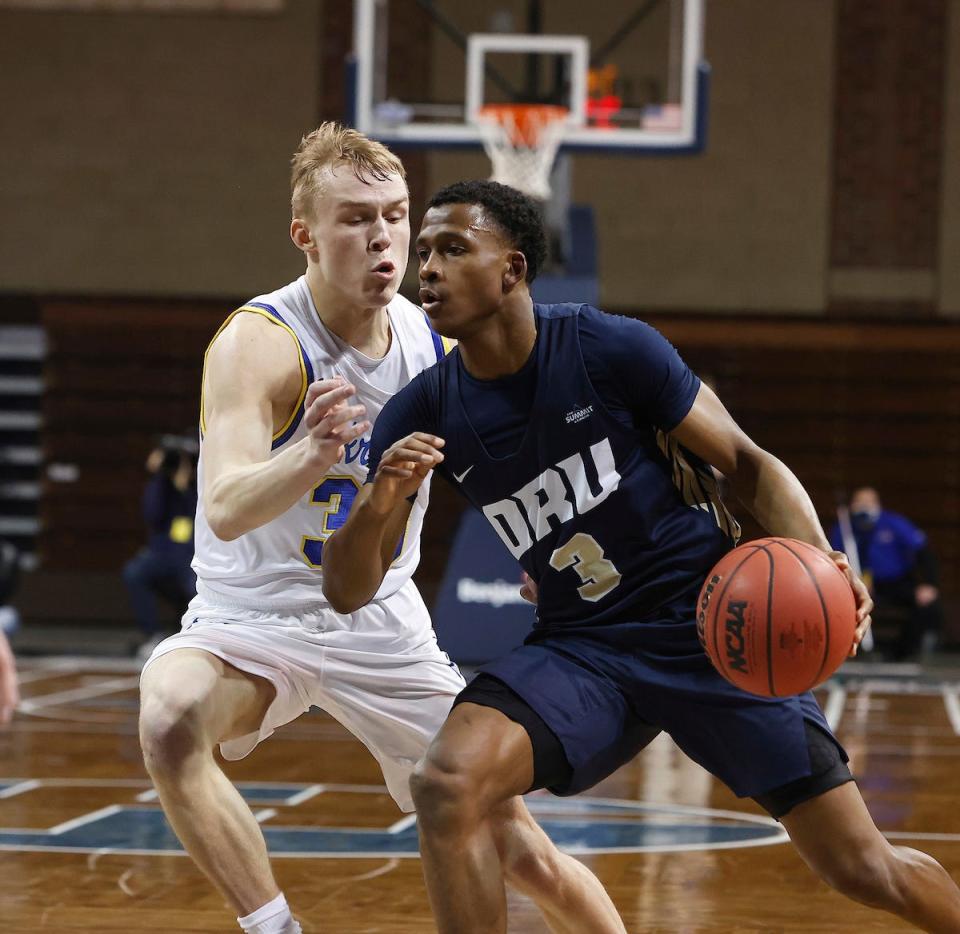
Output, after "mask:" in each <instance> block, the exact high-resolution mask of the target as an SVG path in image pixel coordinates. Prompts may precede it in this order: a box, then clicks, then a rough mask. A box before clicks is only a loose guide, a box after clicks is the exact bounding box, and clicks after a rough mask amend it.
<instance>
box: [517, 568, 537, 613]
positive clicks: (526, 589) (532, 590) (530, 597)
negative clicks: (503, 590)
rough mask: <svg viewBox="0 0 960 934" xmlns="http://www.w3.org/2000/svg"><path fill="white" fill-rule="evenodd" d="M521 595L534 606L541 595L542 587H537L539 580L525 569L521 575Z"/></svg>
mask: <svg viewBox="0 0 960 934" xmlns="http://www.w3.org/2000/svg"><path fill="white" fill-rule="evenodd" d="M520 596H521V597H523V599H524V600H526V601H527V603H532V604H533V605H534V606H536V605H537V600H538V598H539V596H540V588H539V587H537V582H536V581H535V580H534V579H533V578H532V577H531V576H530V575H529V574H528V573H527V572H526V571H523V572H522V573H521V575H520Z"/></svg>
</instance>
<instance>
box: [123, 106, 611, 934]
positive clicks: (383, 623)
mask: <svg viewBox="0 0 960 934" xmlns="http://www.w3.org/2000/svg"><path fill="white" fill-rule="evenodd" d="M292 188H293V204H292V206H293V221H292V223H291V227H290V234H291V237H292V238H293V242H294V244H295V245H296V246H297V247H298V248H299V249H300V250H301V251H302V252H303V253H304V255H305V257H306V261H307V271H306V274H305V275H304V276H302V277H301V278H300V279H298V280H296V281H295V282H292V283H291V284H290V285H287V286H285V287H284V288H282V289H279V290H278V291H276V292H272V293H270V294H267V295H262V296H259V297H258V298H256V299H254V300H252V301H251V302H248V303H247V304H246V305H244V306H243V307H242V308H240V309H238V311H237V312H235V313H234V314H233V315H231V316H230V317H229V318H228V319H227V321H226V322H225V323H224V325H223V327H222V328H221V329H220V330H219V331H218V332H217V334H216V336H215V337H214V339H213V342H212V343H211V345H210V348H209V349H208V351H207V355H206V360H205V366H204V377H203V396H202V402H201V410H202V411H201V429H202V441H201V453H200V466H199V476H198V482H199V486H200V491H201V496H200V504H199V507H198V510H197V522H196V557H195V560H194V569H195V570H196V572H197V597H196V599H195V600H194V601H193V602H192V603H191V604H190V607H189V608H188V610H187V612H186V614H185V615H184V620H183V628H182V630H181V632H179V633H178V634H176V635H174V636H171V637H170V638H169V639H167V640H165V641H164V642H162V643H160V645H159V646H157V648H156V649H155V651H154V653H153V655H152V656H151V657H150V659H149V660H148V661H147V664H146V666H145V668H144V673H143V677H142V680H141V714H140V741H141V745H142V747H143V753H144V761H145V762H146V765H147V769H148V770H149V772H150V775H151V777H152V778H153V781H154V784H155V785H156V787H157V790H158V792H159V794H160V801H161V803H162V805H163V808H164V811H165V812H166V814H167V818H168V820H169V821H170V823H171V825H172V826H173V829H174V830H175V831H176V833H177V836H178V837H179V838H180V841H181V843H183V845H184V847H185V848H186V850H187V851H188V852H189V854H190V855H191V856H192V857H193V859H194V861H195V862H196V863H197V865H198V866H199V867H200V868H201V869H202V870H203V871H204V872H205V873H206V874H207V875H208V876H209V877H210V879H211V880H212V881H213V882H214V883H215V884H216V885H217V887H218V888H219V889H220V891H221V892H222V893H223V895H224V896H225V897H226V899H227V900H228V901H229V903H230V904H231V905H232V906H233V907H234V909H235V910H236V912H237V914H238V916H239V917H238V921H239V923H240V926H241V927H242V928H243V929H244V930H245V931H248V932H253V934H296V932H298V931H300V926H299V924H298V923H297V922H296V921H295V920H294V918H293V916H292V914H291V913H290V909H289V907H288V906H287V902H286V899H285V898H284V896H283V894H282V893H281V892H280V890H279V888H278V886H277V884H276V882H275V880H274V877H273V873H272V871H271V869H270V864H269V861H268V858H267V848H266V844H265V842H264V839H263V834H262V833H261V831H260V826H259V825H258V823H257V821H256V819H255V818H254V816H253V814H252V812H251V811H250V808H249V807H248V806H247V805H246V803H245V802H244V801H243V798H242V797H241V796H240V794H239V792H238V791H237V790H236V789H235V788H234V787H233V786H232V785H231V784H230V782H229V781H228V779H227V778H226V776H225V775H224V774H223V772H222V771H221V770H220V768H219V766H218V765H217V763H216V760H215V759H214V755H213V751H214V747H215V746H217V745H218V744H219V746H220V750H221V752H222V753H223V755H224V756H225V757H226V758H227V759H239V758H241V757H243V756H245V755H247V754H248V753H249V752H250V751H251V750H252V749H253V748H254V747H255V746H256V745H257V743H259V742H260V741H261V740H263V739H265V738H266V737H268V736H269V735H270V734H271V733H272V732H273V731H274V730H275V729H276V728H277V727H279V726H281V725H282V724H284V723H287V722H288V721H290V720H293V719H294V718H295V717H297V716H299V714H301V713H303V712H304V711H305V710H307V709H308V708H309V707H310V706H311V705H316V706H317V707H321V708H322V709H324V710H326V711H327V712H328V713H330V714H331V715H332V716H334V717H336V719H337V720H339V721H340V722H341V723H342V724H343V725H344V726H345V727H347V729H349V730H350V731H351V732H353V733H354V734H355V735H356V736H357V737H358V738H359V739H360V740H362V741H363V743H364V744H365V745H366V746H367V748H368V749H369V750H370V751H371V752H372V753H373V755H374V756H375V757H376V758H377V760H378V762H379V764H380V766H381V768H382V770H383V774H384V778H385V780H386V784H387V788H388V789H389V791H390V794H391V795H392V796H393V797H394V799H395V800H396V802H397V804H398V805H399V806H400V807H401V808H402V809H404V810H407V811H409V810H413V803H412V800H411V798H410V792H409V787H408V783H409V778H410V773H411V771H412V769H413V766H414V765H415V764H416V762H417V761H418V760H419V759H420V758H422V756H423V755H424V753H425V752H426V749H427V746H428V745H429V742H430V740H431V739H432V738H433V736H434V734H435V733H436V732H437V731H438V730H439V728H440V726H441V724H442V723H443V721H444V719H445V718H446V715H447V713H448V711H449V710H450V707H451V705H452V703H453V699H454V697H455V696H456V695H457V694H458V693H459V691H460V690H461V688H462V687H463V686H464V683H463V679H462V678H461V676H460V673H459V672H458V671H457V669H456V667H455V666H453V665H452V664H451V663H450V661H449V659H448V658H447V656H446V655H445V654H444V653H442V652H441V651H440V650H439V648H438V647H437V643H436V638H435V636H434V634H433V630H432V628H431V625H430V619H429V616H428V614H427V610H426V608H425V607H424V604H423V601H422V600H421V599H420V595H419V593H418V592H417V590H416V588H415V587H414V585H413V582H412V581H411V580H410V577H411V575H412V573H413V571H414V569H415V567H416V565H417V562H418V560H419V550H420V544H419V540H420V528H421V524H422V521H423V513H424V509H425V507H426V502H427V495H428V494H427V489H426V484H424V486H423V487H421V490H420V492H419V493H418V496H417V500H416V502H415V504H414V506H413V509H412V511H411V514H410V518H409V521H408V523H407V526H406V531H405V533H404V535H403V537H402V540H401V543H400V546H399V548H398V554H397V557H396V559H395V560H394V562H393V564H392V565H391V567H390V569H389V571H388V573H387V575H386V577H385V579H384V581H383V584H382V586H381V587H380V589H379V590H378V591H377V593H376V595H375V597H374V599H373V600H372V601H371V602H370V603H369V604H368V605H367V606H365V607H363V608H362V609H360V610H358V611H357V612H355V613H351V614H349V615H343V616H340V615H337V614H336V613H334V612H333V611H332V610H331V609H330V607H329V605H328V603H327V602H326V600H325V598H324V597H323V593H322V589H321V583H322V582H321V573H322V572H321V565H322V563H323V554H322V553H323V543H324V541H325V540H326V539H327V538H328V537H329V536H330V534H331V533H333V532H334V531H335V530H336V529H337V528H339V526H340V525H342V524H343V522H344V520H345V519H346V517H347V514H348V513H349V511H350V505H351V503H352V502H353V498H354V496H355V495H356V493H357V491H358V490H359V489H360V486H361V485H362V483H363V482H364V479H365V478H366V474H367V459H368V450H369V438H370V428H371V425H372V422H373V420H374V419H375V418H376V416H377V414H378V413H379V412H380V409H381V408H382V407H383V405H384V404H385V403H386V401H387V400H388V399H389V398H390V397H391V396H392V395H393V394H394V393H396V392H398V391H399V390H400V389H401V388H403V386H405V385H406V384H407V383H408V382H409V381H410V380H411V379H412V378H413V377H414V376H415V375H416V374H417V373H419V372H420V371H421V370H423V369H425V368H426V367H428V366H431V365H433V364H434V363H436V362H437V360H438V359H439V358H440V357H442V356H443V353H444V349H445V348H444V345H443V343H442V341H441V338H440V337H439V336H438V335H436V334H435V333H433V332H432V331H431V329H430V327H429V325H428V324H427V319H426V316H425V315H424V313H423V311H422V310H421V309H419V308H417V307H415V306H414V305H411V304H410V303H409V302H407V301H406V300H405V299H403V298H402V297H400V296H398V295H397V288H398V286H399V284H400V281H401V280H402V278H403V273H404V270H405V268H406V265H407V257H408V249H409V242H410V225H409V220H408V217H407V210H408V193H407V187H406V182H405V180H404V170H403V166H402V164H401V163H400V161H399V159H397V158H396V157H395V156H394V155H393V154H392V153H391V152H389V150H387V149H386V148H384V147H383V146H382V145H380V144H379V143H376V142H373V141H371V140H368V139H366V138H365V137H364V136H362V135H361V134H359V133H357V132H355V131H353V130H345V129H343V128H342V127H339V126H337V125H335V124H324V125H323V126H321V127H320V128H319V129H318V130H316V131H315V132H313V133H311V134H310V135H309V136H307V137H306V138H305V139H304V140H303V141H302V143H301V145H300V148H299V149H298V151H297V153H296V154H295V155H294V159H293V177H292ZM492 827H493V832H494V834H495V836H496V839H497V842H498V846H500V848H501V849H502V857H501V859H502V864H503V867H504V873H505V876H506V879H507V882H508V883H509V884H510V885H511V886H512V887H513V888H515V889H517V890H519V891H521V892H523V893H525V894H527V895H529V896H530V897H531V898H533V900H534V901H535V902H536V903H537V905H538V906H539V908H540V910H541V911H542V912H543V914H544V917H545V918H546V920H547V923H548V925H549V926H550V929H551V931H555V932H558V934H580V932H583V931H590V932H592V934H623V931H624V928H623V925H622V923H621V922H620V919H619V917H618V916H617V913H616V910H615V908H614V907H613V903H612V902H611V901H610V900H609V898H608V897H607V895H606V892H605V891H604V889H603V887H602V886H601V885H600V883H599V881H598V880H597V879H596V877H595V876H593V875H592V873H590V872H589V870H587V868H586V867H585V866H583V865H582V864H580V863H579V862H577V861H576V860H574V859H572V858H571V857H568V856H564V855H562V854H560V853H558V852H557V850H556V849H555V848H554V847H553V845H552V844H551V843H550V841H549V840H548V838H547V837H546V835H545V834H544V833H543V831H542V830H540V828H539V827H538V826H537V825H536V824H535V823H534V822H533V820H532V819H531V817H530V815H529V814H528V813H527V810H526V808H525V807H524V806H523V805H522V804H517V803H513V804H511V805H509V806H507V807H505V808H504V809H503V812H502V814H499V815H496V817H495V819H494V820H493V822H492ZM329 930H330V931H336V930H337V926H336V922H335V921H334V922H333V923H332V925H331V926H330V927H329Z"/></svg>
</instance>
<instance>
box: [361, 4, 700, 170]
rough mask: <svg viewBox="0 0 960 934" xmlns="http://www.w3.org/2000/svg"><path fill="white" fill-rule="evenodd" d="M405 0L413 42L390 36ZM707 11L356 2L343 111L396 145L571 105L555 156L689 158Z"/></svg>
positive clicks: (440, 139) (460, 140)
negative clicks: (519, 106) (509, 112)
mask: <svg viewBox="0 0 960 934" xmlns="http://www.w3.org/2000/svg"><path fill="white" fill-rule="evenodd" d="M401 3H402V4H403V15H404V17H405V21H404V22H402V23H401V24H400V25H401V26H402V28H403V31H404V33H405V34H406V35H407V36H409V35H410V30H411V29H414V30H415V31H416V37H415V38H416V43H415V45H416V49H415V50H414V49H413V47H412V46H411V45H405V44H404V42H403V40H402V39H401V38H399V37H398V35H397V34H396V33H397V32H398V22H397V16H398V13H399V12H400V7H399V6H398V4H401ZM391 6H393V9H391ZM703 6H704V0H644V2H638V0H631V2H618V3H583V2H582V0H549V2H546V0H493V2H492V3H491V4H481V3H470V2H465V0H354V11H355V16H354V57H353V61H352V63H351V68H350V71H351V95H350V99H351V111H352V112H351V113H350V114H348V119H350V122H352V124H353V125H354V126H356V127H357V128H358V129H360V130H362V131H363V132H365V133H367V134H368V135H370V136H373V137H375V138H377V139H379V140H382V141H383V142H385V143H387V144H388V145H392V146H404V145H409V146H426V147H447V146H480V145H481V144H482V139H481V132H480V130H479V129H478V124H477V115H478V112H479V111H480V109H481V108H482V107H483V106H484V105H487V104H497V103H537V104H549V105H556V106H560V107H564V108H566V109H567V111H568V115H567V118H566V122H565V126H564V131H563V139H562V143H561V152H578V151H609V152H618V151H619V152H622V153H624V154H634V153H636V154H641V153H644V152H648V153H661V154H671V153H673V154H681V153H692V152H699V151H700V150H701V149H702V148H703V146H704V143H705V133H706V117H707V92H708V85H709V66H708V65H707V64H706V62H704V61H703V57H702V46H703V15H704V9H703ZM414 18H415V20H416V22H415V23H414ZM391 23H392V24H393V28H394V31H395V35H394V36H393V37H391V35H390V27H391ZM405 54H409V55H410V56H411V59H410V65H411V66H412V67H415V68H416V70H417V72H418V74H419V75H420V79H419V82H411V80H410V75H409V70H410V69H408V68H406V67H405V63H404V56H405ZM414 55H416V56H418V58H417V60H416V62H414V61H413V56H414ZM351 118H352V119H351Z"/></svg>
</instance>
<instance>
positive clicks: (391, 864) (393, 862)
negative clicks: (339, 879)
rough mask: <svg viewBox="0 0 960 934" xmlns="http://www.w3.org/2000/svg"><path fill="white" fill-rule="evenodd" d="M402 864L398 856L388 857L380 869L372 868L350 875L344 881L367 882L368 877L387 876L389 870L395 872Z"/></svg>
mask: <svg viewBox="0 0 960 934" xmlns="http://www.w3.org/2000/svg"><path fill="white" fill-rule="evenodd" d="M399 865H400V860H399V859H397V857H395V856H394V857H393V858H391V859H388V860H387V861H386V863H384V864H383V865H382V866H381V867H380V868H379V869H371V870H370V872H361V873H360V875H359V876H350V877H349V878H348V879H344V880H343V881H344V882H366V881H367V880H368V879H376V878H377V876H385V875H386V874H387V873H388V872H393V870H394V869H396V868H397V866H399Z"/></svg>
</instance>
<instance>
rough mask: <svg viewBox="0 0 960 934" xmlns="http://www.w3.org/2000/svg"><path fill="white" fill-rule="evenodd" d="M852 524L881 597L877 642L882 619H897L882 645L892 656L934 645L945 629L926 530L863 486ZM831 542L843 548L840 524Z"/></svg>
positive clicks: (865, 569) (853, 503)
mask: <svg viewBox="0 0 960 934" xmlns="http://www.w3.org/2000/svg"><path fill="white" fill-rule="evenodd" d="M850 524H851V526H852V527H853V535H854V539H855V540H856V544H857V552H858V555H859V558H860V567H861V571H862V573H863V577H864V580H865V581H866V583H867V586H868V587H869V588H870V592H871V594H872V596H873V599H874V601H875V603H876V609H875V610H874V614H873V616H874V620H875V621H876V622H877V623H880V624H881V625H878V626H876V627H875V628H876V631H877V637H878V642H879V640H880V637H882V635H883V626H882V623H883V622H884V620H885V618H886V619H891V620H892V619H894V618H895V619H896V621H897V625H898V630H899V631H898V635H897V637H896V639H895V641H894V642H893V643H892V644H889V645H886V646H882V648H884V650H885V652H886V654H887V655H889V657H890V658H891V660H893V661H903V660H904V659H907V658H910V657H912V656H915V655H917V654H918V653H919V651H920V649H921V647H923V648H924V649H925V650H929V649H931V648H932V647H933V646H934V645H935V643H936V640H937V638H938V635H939V633H940V631H941V630H942V628H943V627H942V623H943V607H942V605H941V602H940V589H939V575H938V568H937V561H936V558H935V557H934V555H933V552H932V551H931V550H930V547H929V544H928V543H927V536H926V534H925V533H924V532H922V531H921V530H920V529H918V528H917V527H916V526H915V525H914V524H913V523H912V522H911V521H910V520H909V519H907V518H906V517H904V516H901V515H900V514H899V513H895V512H891V511H889V510H887V509H884V508H883V506H882V504H881V502H880V496H879V494H878V493H877V491H876V490H875V489H873V488H872V487H860V488H859V489H857V490H855V491H854V493H853V496H852V497H851V499H850ZM830 544H831V545H832V546H833V547H834V548H836V549H837V550H838V551H843V550H844V543H843V537H842V534H841V531H840V527H839V525H835V526H834V527H833V529H832V530H831V532H830Z"/></svg>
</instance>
